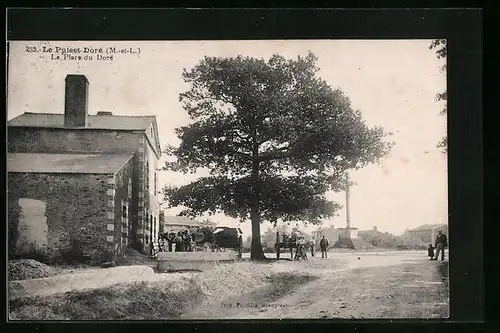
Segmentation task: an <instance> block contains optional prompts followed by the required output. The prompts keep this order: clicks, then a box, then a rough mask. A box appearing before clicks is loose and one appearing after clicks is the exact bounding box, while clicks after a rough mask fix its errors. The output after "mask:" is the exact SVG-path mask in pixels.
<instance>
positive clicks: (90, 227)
mask: <svg viewBox="0 0 500 333" xmlns="http://www.w3.org/2000/svg"><path fill="white" fill-rule="evenodd" d="M446 63H447V41H446V40H445V39H315V40H313V39H309V40H308V39H286V40H285V39H283V40H278V39H274V40H177V41H168V40H164V41H133V40H131V41H113V40H109V41H102V40H100V41H95V40H92V41H90V40H89V41H85V40H80V41H60V40H46V41H29V40H24V41H10V42H9V45H8V63H7V70H8V77H7V190H8V191H7V210H8V211H7V214H6V215H7V219H8V221H7V228H6V229H8V233H7V238H8V242H7V255H8V310H7V312H8V320H9V321H28V320H29V321H43V320H58V321H59V320H62V321H81V320H89V321H90V320H214V319H218V320H226V319H229V320H240V319H255V320H258V319H401V318H402V319H437V318H441V319H443V318H449V316H450V309H449V299H450V293H449V279H453V277H450V276H449V274H448V272H449V267H448V262H449V258H450V256H453V254H452V253H450V251H449V250H450V249H449V246H448V243H449V241H450V238H453V234H449V232H448V216H449V215H448V214H449V213H448V166H447V67H446ZM450 103H451V102H450Z"/></svg>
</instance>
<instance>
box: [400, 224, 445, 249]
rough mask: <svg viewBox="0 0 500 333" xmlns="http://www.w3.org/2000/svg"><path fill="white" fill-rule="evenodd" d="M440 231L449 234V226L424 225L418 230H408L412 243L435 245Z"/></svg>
mask: <svg viewBox="0 0 500 333" xmlns="http://www.w3.org/2000/svg"><path fill="white" fill-rule="evenodd" d="M439 231H442V232H443V233H445V234H446V235H447V234H448V225H447V224H424V225H421V226H419V227H417V228H414V229H411V230H408V235H409V237H410V240H411V241H412V242H416V243H422V244H431V243H432V244H433V243H434V241H435V240H436V236H437V234H438V232H439Z"/></svg>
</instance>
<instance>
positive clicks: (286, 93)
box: [164, 53, 391, 258]
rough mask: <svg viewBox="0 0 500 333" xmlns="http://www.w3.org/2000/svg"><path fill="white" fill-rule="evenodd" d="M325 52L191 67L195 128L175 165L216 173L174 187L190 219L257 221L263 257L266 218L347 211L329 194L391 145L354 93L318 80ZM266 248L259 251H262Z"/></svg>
mask: <svg viewBox="0 0 500 333" xmlns="http://www.w3.org/2000/svg"><path fill="white" fill-rule="evenodd" d="M316 61H317V58H316V57H315V56H314V55H313V54H312V53H309V54H308V55H307V56H306V57H298V58H297V59H296V60H287V59H285V58H283V57H282V56H279V55H274V56H272V57H271V58H270V59H269V60H268V61H265V60H264V59H254V58H249V57H242V56H238V57H234V58H215V57H205V58H204V59H202V60H201V61H200V62H199V63H198V64H197V65H196V66H195V67H194V68H192V69H190V70H184V71H183V74H182V76H183V79H184V81H185V82H186V83H188V84H189V85H190V89H189V90H188V91H186V92H184V93H182V94H180V102H181V103H182V105H183V107H184V109H185V110H186V111H187V112H188V114H189V116H190V118H191V122H190V124H188V125H186V126H183V127H180V128H177V129H176V134H177V137H178V138H179V140H180V145H179V146H177V147H174V146H168V147H167V149H166V152H167V153H168V154H170V155H172V156H174V157H175V158H176V160H175V161H172V162H168V163H167V164H166V166H165V168H166V169H168V170H174V171H180V172H183V173H194V172H196V171H197V170H199V169H200V168H207V169H208V170H209V172H210V175H209V176H207V177H202V178H199V179H198V180H196V181H193V182H191V183H190V184H187V185H184V186H180V187H166V188H165V189H164V194H165V195H166V198H167V199H168V202H169V205H170V206H184V207H186V209H185V210H184V211H183V212H182V214H183V215H192V216H196V215H199V214H202V213H206V212H208V213H210V214H214V213H218V212H222V213H224V214H226V215H228V216H230V217H233V218H238V219H240V220H242V221H245V220H247V219H248V218H250V220H251V221H252V236H253V237H252V252H251V256H252V258H262V257H263V253H262V249H261V242H260V226H259V224H260V222H261V221H262V220H265V221H270V222H273V223H276V222H278V221H297V220H300V221H309V222H311V223H318V222H320V220H321V219H322V218H326V217H330V216H332V215H333V214H334V213H335V211H336V210H338V209H339V208H340V206H339V205H338V204H337V203H334V202H331V201H329V200H327V199H326V196H325V193H326V192H327V191H328V190H333V191H340V190H343V189H344V181H345V179H344V173H345V171H346V170H348V169H353V168H354V169H356V168H361V167H364V166H366V165H367V164H369V163H375V162H377V161H378V159H379V158H381V157H382V156H384V154H386V153H387V152H388V151H389V149H390V147H391V144H390V143H388V142H386V141H384V140H383V139H384V137H385V135H386V133H384V131H383V130H382V128H380V127H373V128H372V127H369V126H368V125H367V124H366V123H365V122H364V121H363V119H362V117H361V112H360V111H358V110H353V109H352V108H351V105H350V101H349V98H348V97H347V96H345V94H344V93H343V92H342V91H341V90H339V89H332V88H331V87H330V86H329V85H328V84H327V83H326V82H325V81H324V80H322V79H320V78H318V77H317V72H318V70H319V69H318V68H317V67H316ZM259 248H260V250H259Z"/></svg>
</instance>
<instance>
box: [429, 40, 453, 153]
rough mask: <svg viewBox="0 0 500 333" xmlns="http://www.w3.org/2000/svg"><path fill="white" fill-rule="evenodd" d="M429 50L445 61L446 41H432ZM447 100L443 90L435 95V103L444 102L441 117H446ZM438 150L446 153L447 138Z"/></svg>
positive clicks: (441, 142)
mask: <svg viewBox="0 0 500 333" xmlns="http://www.w3.org/2000/svg"><path fill="white" fill-rule="evenodd" d="M429 49H431V50H435V51H436V56H437V58H438V59H446V52H447V48H446V39H435V40H433V41H432V42H431V45H429ZM441 70H442V71H446V64H444V65H443V66H442V67H441ZM447 100H448V94H447V90H445V91H444V92H442V93H437V94H436V101H438V102H439V101H444V102H445V105H444V108H443V110H441V114H442V115H446V113H447V112H448V107H447V104H446V101H447ZM438 148H442V149H443V151H444V152H447V150H448V138H447V137H444V138H443V139H441V141H440V142H439V143H438Z"/></svg>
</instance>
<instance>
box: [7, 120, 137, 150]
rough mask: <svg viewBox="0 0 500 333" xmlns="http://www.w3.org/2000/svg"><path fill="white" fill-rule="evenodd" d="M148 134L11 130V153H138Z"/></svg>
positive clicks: (44, 129)
mask: <svg viewBox="0 0 500 333" xmlns="http://www.w3.org/2000/svg"><path fill="white" fill-rule="evenodd" d="M142 137H144V134H141V133H136V132H130V131H129V132H125V131H111V130H95V129H71V130H68V129H59V128H27V127H9V128H8V140H7V142H8V151H9V152H10V153H65V152H67V153H69V152H77V153H114V154H121V153H134V152H136V150H137V147H138V142H139V138H142Z"/></svg>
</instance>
